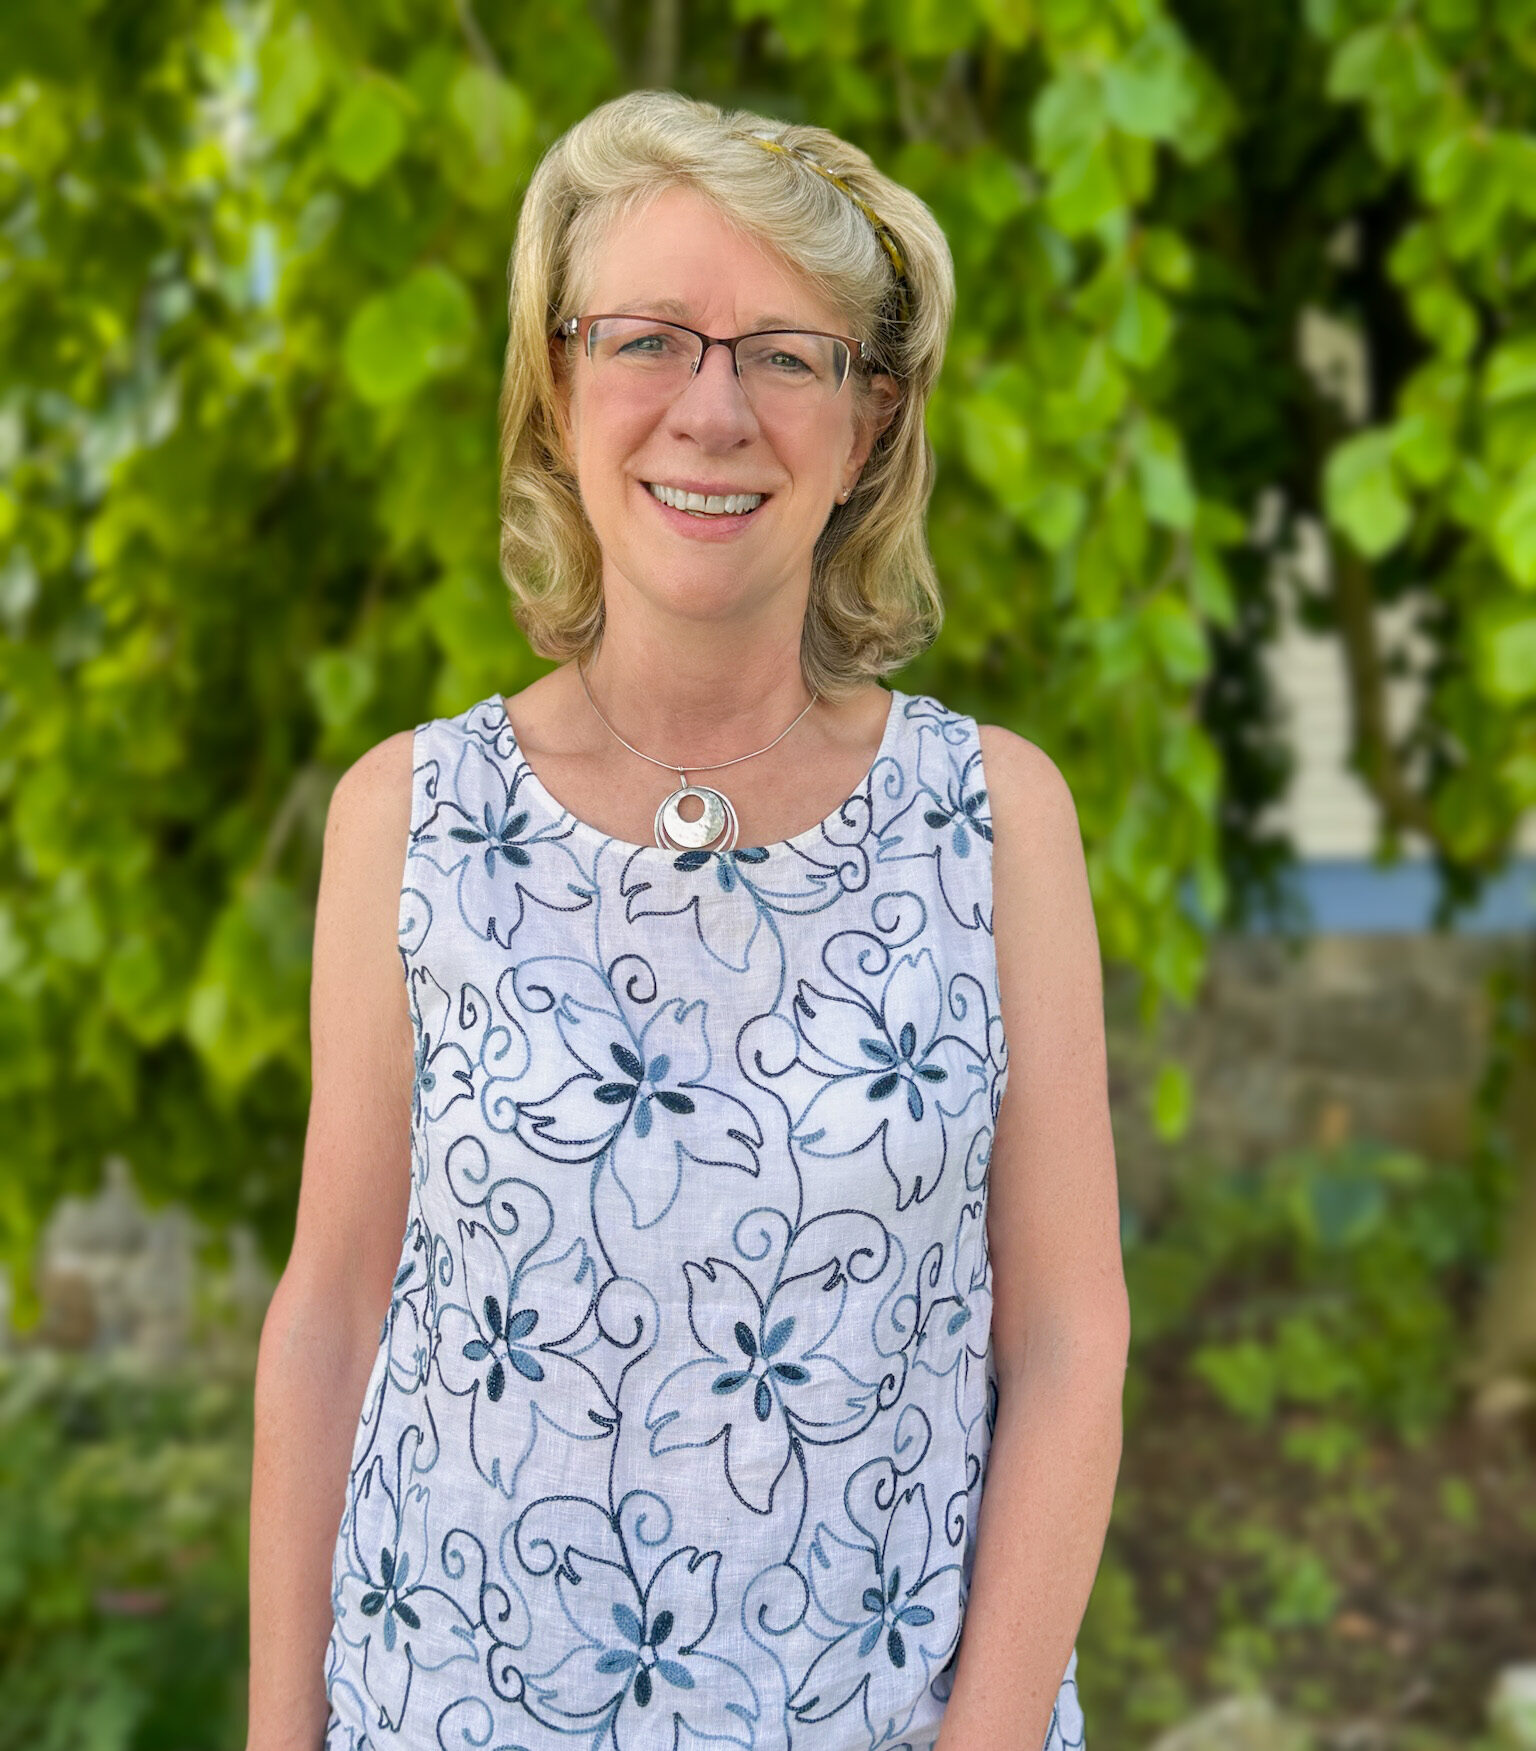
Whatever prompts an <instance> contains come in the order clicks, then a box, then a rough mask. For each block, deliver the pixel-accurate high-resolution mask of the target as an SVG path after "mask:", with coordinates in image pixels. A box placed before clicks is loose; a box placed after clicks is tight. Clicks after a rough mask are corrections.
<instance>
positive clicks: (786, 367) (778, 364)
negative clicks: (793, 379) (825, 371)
mask: <svg viewBox="0 0 1536 1751" xmlns="http://www.w3.org/2000/svg"><path fill="white" fill-rule="evenodd" d="M767 362H768V363H769V364H770V365H772V366H773V368H774V369H775V370H776V371H786V372H788V373H790V374H791V375H793V374H795V373H797V372H801V371H809V370H810V368H811V367H810V366H809V365H808V364H807V363H806V362H805V360H804V359H802V358H800V357H799V356H798V355H797V354H795V353H792V352H790V351H789V349H788V348H787V347H775V348H774V350H773V351H772V352H771V353H769V354H768V359H767Z"/></svg>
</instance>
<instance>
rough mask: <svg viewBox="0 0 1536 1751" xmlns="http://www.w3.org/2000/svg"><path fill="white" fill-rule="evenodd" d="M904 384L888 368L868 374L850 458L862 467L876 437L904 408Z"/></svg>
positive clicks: (873, 445) (867, 458)
mask: <svg viewBox="0 0 1536 1751" xmlns="http://www.w3.org/2000/svg"><path fill="white" fill-rule="evenodd" d="M901 401H902V395H901V385H900V384H899V383H898V382H897V381H896V379H895V378H894V377H892V376H890V375H889V374H888V373H887V372H884V371H876V372H874V373H872V374H871V376H870V378H869V387H868V389H867V390H866V391H865V399H864V403H863V406H862V407H861V408H860V411H859V421H858V429H857V431H856V433H855V436H854V445H853V449H852V450H851V451H850V452H849V461H850V462H853V463H854V464H855V465H856V466H857V467H859V468H862V467H863V466H864V464H865V463H866V462H867V461H868V460H869V453H870V451H871V450H873V449H874V447H875V439H876V438H878V437H879V436H880V434H881V433H882V432H883V431H884V430H885V429H886V427H887V426H888V425H890V423H891V421H892V420H893V419H895V417H896V415H897V413H898V412H900V410H901Z"/></svg>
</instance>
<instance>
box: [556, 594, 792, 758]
mask: <svg viewBox="0 0 1536 1751" xmlns="http://www.w3.org/2000/svg"><path fill="white" fill-rule="evenodd" d="M622 601H623V597H622V596H620V598H619V601H618V602H616V601H615V598H614V595H613V594H612V593H610V594H609V595H608V596H607V598H606V601H605V615H606V618H605V626H604V633H603V638H602V641H601V643H600V644H599V646H598V649H597V651H596V652H595V653H594V654H593V655H592V656H591V657H589V658H588V659H587V660H586V662H585V664H584V665H583V667H584V670H585V675H586V681H587V686H588V687H589V688H590V690H591V694H592V699H593V701H594V702H595V704H596V706H597V710H598V711H599V712H601V713H602V716H603V717H604V718H606V719H607V721H608V723H609V724H610V725H611V726H612V729H613V730H614V731H616V732H617V733H618V734H619V735H620V736H622V737H623V738H624V740H625V741H626V742H630V743H632V744H633V745H634V746H635V747H636V748H637V749H639V750H640V751H641V752H642V753H644V754H648V755H650V756H651V757H652V758H654V759H656V760H661V761H669V762H670V761H673V760H676V761H678V762H679V763H681V764H684V765H686V764H687V763H689V762H695V763H700V764H704V763H708V762H710V761H713V760H731V759H734V758H736V757H737V756H738V755H742V754H749V753H751V752H752V751H753V750H754V749H758V748H761V747H763V746H764V745H765V744H766V743H768V742H771V741H772V740H773V739H774V737H775V736H777V735H779V734H780V732H781V731H783V730H784V729H786V728H787V727H788V726H789V725H790V724H791V723H793V722H794V721H795V719H796V718H797V717H798V716H799V715H800V713H801V712H803V711H804V710H805V707H806V705H807V703H808V702H809V701H810V699H811V693H810V690H809V688H808V687H807V686H806V683H805V680H804V677H803V676H802V674H801V671H800V628H801V618H800V616H799V615H796V616H795V618H794V619H793V622H792V623H791V621H790V620H789V617H788V616H787V615H780V616H779V617H778V621H779V623H778V624H768V625H763V624H759V625H756V626H754V627H753V628H751V629H750V630H744V629H743V627H742V626H741V624H740V623H739V622H734V621H731V622H720V621H710V622H700V621H688V622H679V621H678V620H677V618H676V617H669V618H668V620H667V622H666V623H665V624H663V623H662V622H661V621H660V620H659V619H658V618H657V617H655V616H653V615H651V614H639V615H636V614H634V613H632V612H627V611H626V609H625V607H623V606H620V603H622ZM616 609H617V612H615V610H616ZM572 681H573V683H574V684H575V687H576V690H577V693H578V696H579V697H580V705H581V709H583V710H584V711H586V712H587V714H588V715H589V716H592V710H591V706H589V705H588V704H587V702H586V699H585V697H584V696H581V687H580V678H579V677H578V676H576V675H574V674H573V676H572ZM814 709H815V708H814V707H813V708H812V712H810V713H807V716H808V717H809V716H811V715H814ZM592 722H593V728H594V730H595V731H596V733H597V735H598V736H600V737H602V738H604V739H608V738H609V731H608V730H607V729H605V728H604V727H603V725H602V724H601V723H599V722H598V721H597V719H596V717H595V716H592Z"/></svg>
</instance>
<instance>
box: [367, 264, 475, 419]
mask: <svg viewBox="0 0 1536 1751" xmlns="http://www.w3.org/2000/svg"><path fill="white" fill-rule="evenodd" d="M474 325H475V317H474V307H473V305H472V304H471V302H470V297H469V293H468V292H467V291H466V290H465V287H464V283H463V281H462V280H460V279H459V278H457V276H456V275H454V274H451V273H449V271H448V270H447V269H446V268H444V267H439V266H435V265H434V266H430V267H423V268H418V269H417V270H416V271H415V273H413V274H412V275H411V276H410V278H409V279H407V280H405V281H403V282H402V283H401V284H400V285H399V286H396V287H395V288H393V289H392V290H391V291H388V292H382V293H379V294H377V295H376V296H375V297H372V298H370V299H368V300H367V301H366V302H365V303H364V304H363V306H362V308H361V309H360V310H359V311H358V312H357V315H356V316H355V317H354V318H353V319H352V321H351V323H350V324H349V325H348V328H347V334H346V340H345V342H344V343H343V349H342V356H343V358H344V360H345V362H346V368H347V376H348V377H349V378H350V380H351V382H352V386H353V388H355V389H356V390H357V392H358V394H359V395H360V396H361V397H362V398H363V400H365V401H371V402H375V403H384V402H389V401H399V400H402V399H403V398H404V397H406V396H408V395H410V394H412V393H413V392H414V391H415V390H416V389H417V388H419V387H420V385H421V384H422V383H423V382H425V381H426V379H427V378H428V377H430V376H431V375H432V374H433V372H434V371H440V370H449V369H451V368H453V367H454V366H455V365H457V364H458V363H459V362H460V361H461V360H462V359H463V357H464V355H465V353H466V351H467V348H468V343H469V338H470V336H471V334H472V333H473V331H474Z"/></svg>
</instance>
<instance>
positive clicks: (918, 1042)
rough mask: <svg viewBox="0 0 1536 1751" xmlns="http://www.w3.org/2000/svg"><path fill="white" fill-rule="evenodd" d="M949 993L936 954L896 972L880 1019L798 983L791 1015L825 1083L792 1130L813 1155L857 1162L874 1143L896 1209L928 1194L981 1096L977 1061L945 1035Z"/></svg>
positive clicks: (911, 959)
mask: <svg viewBox="0 0 1536 1751" xmlns="http://www.w3.org/2000/svg"><path fill="white" fill-rule="evenodd" d="M942 1010H943V993H942V989H941V986H940V982H939V970H938V967H937V965H936V963H935V962H934V958H933V952H932V950H931V949H923V950H922V951H921V953H919V954H916V955H903V956H902V957H901V958H900V959H899V960H898V961H897V962H896V964H895V966H894V967H892V969H891V971H890V975H889V977H888V978H887V980H886V983H885V989H884V991H883V993H882V995H881V999H880V1007H879V1010H878V1011H871V1010H870V1009H869V1008H868V1007H866V1005H864V1004H863V1003H860V1002H857V1001H855V1000H853V999H851V998H846V997H834V996H831V995H829V994H828V993H826V992H823V991H819V990H817V989H816V988H815V987H814V986H812V985H810V984H808V983H807V982H806V981H804V980H802V981H801V982H800V989H799V991H798V993H797V994H796V997H795V1003H794V1016H795V1023H796V1026H797V1027H798V1029H799V1032H800V1037H801V1039H802V1041H803V1042H804V1044H805V1046H806V1047H807V1048H809V1050H808V1051H807V1052H806V1053H805V1054H804V1058H805V1062H806V1064H807V1066H808V1067H809V1068H810V1069H812V1070H813V1071H816V1072H817V1073H818V1074H820V1075H823V1076H825V1077H826V1078H827V1080H826V1082H825V1084H824V1086H823V1087H822V1089H821V1091H820V1092H819V1093H818V1094H817V1095H816V1096H815V1098H814V1099H813V1100H812V1101H811V1102H810V1104H809V1106H807V1107H806V1109H805V1111H804V1112H803V1113H802V1114H801V1115H800V1118H799V1120H798V1121H797V1122H796V1124H795V1129H794V1138H795V1141H796V1143H798V1144H799V1145H800V1147H801V1148H802V1149H804V1150H805V1151H806V1153H807V1154H810V1155H818V1156H839V1155H852V1154H854V1153H855V1152H856V1151H858V1150H860V1149H862V1148H863V1147H864V1146H865V1144H866V1143H868V1142H869V1141H870V1140H871V1139H872V1138H873V1137H875V1136H876V1135H878V1136H879V1137H880V1140H881V1148H882V1152H883V1154H884V1157H885V1164H886V1167H887V1168H888V1169H889V1170H890V1172H891V1174H892V1176H893V1177H894V1178H895V1180H896V1183H897V1187H898V1197H897V1207H898V1208H904V1207H905V1206H906V1205H907V1204H908V1203H910V1202H911V1201H912V1200H913V1199H922V1198H925V1197H927V1196H928V1195H929V1193H931V1192H932V1190H933V1188H934V1187H935V1186H936V1185H937V1184H938V1181H939V1177H940V1175H941V1174H942V1173H943V1171H944V1161H945V1157H946V1155H947V1153H948V1127H947V1124H946V1122H945V1121H946V1119H947V1118H948V1119H952V1118H955V1117H958V1115H959V1114H960V1113H961V1112H963V1111H964V1109H965V1107H966V1106H967V1105H968V1104H969V1103H970V1101H971V1098H972V1096H973V1095H975V1094H976V1092H977V1091H978V1090H979V1089H980V1088H981V1084H982V1078H981V1066H982V1059H981V1054H980V1053H979V1052H978V1051H977V1049H976V1048H975V1046H973V1045H972V1044H971V1043H970V1042H969V1041H967V1040H963V1039H961V1038H960V1037H959V1036H958V1035H956V1034H950V1033H943V1034H941V1033H940V1031H939V1029H940V1024H941V1021H942Z"/></svg>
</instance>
